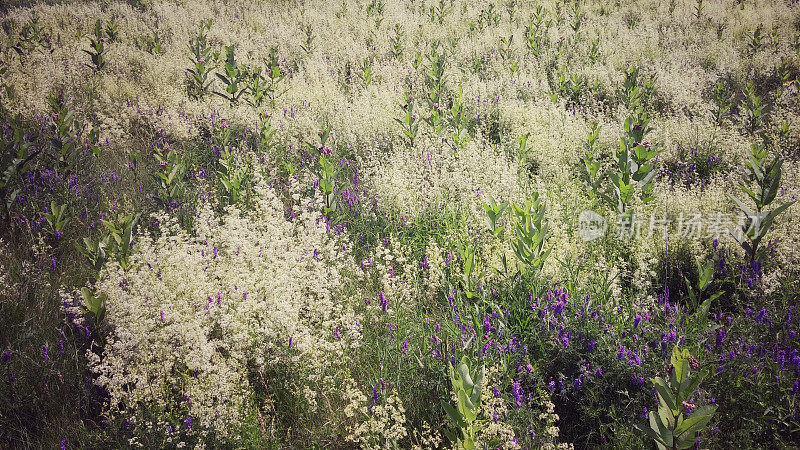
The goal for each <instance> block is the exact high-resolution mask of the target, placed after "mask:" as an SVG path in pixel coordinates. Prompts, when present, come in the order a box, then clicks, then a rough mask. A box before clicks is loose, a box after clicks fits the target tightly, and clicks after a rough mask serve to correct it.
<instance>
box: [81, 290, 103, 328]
mask: <svg viewBox="0 0 800 450" xmlns="http://www.w3.org/2000/svg"><path fill="white" fill-rule="evenodd" d="M81 295H83V300H84V308H85V309H86V311H88V312H90V313H92V315H93V316H94V320H95V325H99V324H101V323H103V319H105V317H106V300H108V296H107V295H106V294H105V293H104V292H101V293H99V294H95V293H94V292H92V291H91V290H90V289H89V288H87V287H83V288H81Z"/></svg>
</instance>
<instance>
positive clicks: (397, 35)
mask: <svg viewBox="0 0 800 450" xmlns="http://www.w3.org/2000/svg"><path fill="white" fill-rule="evenodd" d="M393 30H394V35H393V36H390V37H389V42H390V43H391V44H392V57H393V58H394V59H397V60H402V59H403V35H404V34H405V33H404V32H403V29H402V28H401V27H400V24H399V23H396V24H394V28H393Z"/></svg>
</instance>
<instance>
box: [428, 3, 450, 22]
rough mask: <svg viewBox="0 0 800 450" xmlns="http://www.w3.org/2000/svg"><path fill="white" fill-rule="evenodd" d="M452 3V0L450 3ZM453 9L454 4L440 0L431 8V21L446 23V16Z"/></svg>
mask: <svg viewBox="0 0 800 450" xmlns="http://www.w3.org/2000/svg"><path fill="white" fill-rule="evenodd" d="M450 4H451V5H452V2H451V3H450ZM452 10H453V7H452V6H449V5H447V4H445V0H439V2H438V3H435V4H434V5H433V6H431V8H430V13H431V22H438V23H439V25H441V24H443V23H444V19H445V17H447V15H448V14H450V12H451V11H452Z"/></svg>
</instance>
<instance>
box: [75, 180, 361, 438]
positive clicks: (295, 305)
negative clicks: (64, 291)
mask: <svg viewBox="0 0 800 450" xmlns="http://www.w3.org/2000/svg"><path fill="white" fill-rule="evenodd" d="M257 190H258V191H259V194H260V197H261V199H260V201H259V202H258V204H257V206H256V209H255V211H254V212H253V213H252V214H250V215H249V216H244V215H243V214H242V213H240V212H239V211H237V210H235V209H229V210H228V211H227V214H226V215H225V216H224V217H222V218H220V217H217V216H215V215H214V214H213V213H212V211H211V210H210V208H209V206H208V205H205V206H204V207H202V208H201V209H200V211H198V215H197V217H196V220H195V227H196V233H195V235H194V236H189V235H188V234H187V233H186V232H184V231H182V230H181V229H180V228H179V227H178V226H177V225H176V224H175V223H174V221H171V220H170V219H169V218H167V217H163V216H162V217H158V218H157V220H159V221H160V227H159V231H160V233H159V234H158V235H157V236H148V235H145V236H142V237H141V238H140V239H139V241H138V242H139V244H138V251H137V252H136V253H135V256H134V257H133V261H134V263H133V267H132V268H131V269H129V270H128V271H124V270H122V269H121V268H120V267H119V265H118V264H110V265H109V266H107V268H106V269H104V270H103V271H102V273H101V277H100V280H99V282H98V283H97V284H96V286H95V287H94V288H95V289H96V290H97V291H101V292H104V293H106V294H107V295H108V300H107V304H106V308H107V318H106V321H107V324H108V326H109V329H110V330H111V333H110V336H109V338H108V342H107V344H106V345H105V349H104V351H103V353H102V354H100V355H89V357H90V361H92V364H91V365H92V370H93V371H94V372H95V373H96V374H97V375H98V378H97V383H98V384H99V385H100V386H102V387H104V388H105V389H106V390H107V391H108V393H109V395H110V398H111V407H112V412H114V413H122V414H129V413H131V412H132V411H133V410H135V408H136V407H137V406H138V405H147V406H148V407H151V408H164V409H168V408H170V407H172V406H174V402H176V401H177V402H178V403H179V404H180V405H182V407H184V408H185V411H186V414H187V415H188V416H191V417H192V419H193V424H194V426H195V427H196V426H197V425H201V426H202V427H203V428H204V429H207V430H213V431H216V432H217V433H218V434H219V435H222V436H226V435H229V434H235V432H236V429H237V425H240V424H241V420H242V417H243V416H242V414H243V413H244V412H245V411H244V408H246V407H247V406H248V402H250V401H251V399H250V397H249V394H250V387H249V384H248V374H249V372H248V371H256V372H261V371H263V370H264V369H265V368H268V367H270V366H274V365H275V364H277V363H278V362H282V363H286V364H290V365H292V366H294V367H297V368H298V370H302V372H303V373H304V374H305V377H307V379H308V380H307V382H308V383H312V382H313V381H314V380H319V379H321V377H322V376H323V374H324V370H325V369H326V367H328V366H331V365H337V364H343V363H344V362H345V348H346V347H347V345H348V341H352V340H358V339H359V338H360V334H359V333H358V330H359V327H358V323H359V322H360V319H359V318H358V317H357V316H356V315H355V314H354V313H353V311H352V310H351V309H350V308H349V306H348V302H347V301H344V300H343V299H338V298H337V297H336V289H337V286H339V284H340V275H339V271H340V269H341V267H342V266H343V262H342V251H341V248H342V246H341V244H340V243H337V242H336V240H335V239H333V238H331V235H330V234H328V233H326V227H325V224H324V223H322V222H321V221H320V220H319V219H320V216H319V214H314V213H310V212H305V213H302V214H301V215H299V216H298V217H296V218H295V219H294V220H293V221H288V220H286V219H285V218H284V208H283V204H282V203H281V202H280V200H279V199H278V198H277V197H276V196H275V194H274V192H273V191H272V190H271V189H270V188H267V187H264V186H263V183H262V184H259V185H258V187H257ZM306 206H308V205H306ZM71 300H72V301H73V302H75V301H76V300H75V299H74V298H73V299H71ZM295 381H297V382H298V383H299V384H301V385H302V384H303V383H305V382H304V381H303V380H302V379H296V380H295ZM306 387H307V386H306Z"/></svg>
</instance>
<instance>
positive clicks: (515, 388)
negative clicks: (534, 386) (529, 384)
mask: <svg viewBox="0 0 800 450" xmlns="http://www.w3.org/2000/svg"><path fill="white" fill-rule="evenodd" d="M511 395H512V396H514V401H515V402H516V403H517V408H522V400H523V397H522V386H521V385H520V383H519V381H515V382H514V384H513V385H512V386H511Z"/></svg>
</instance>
